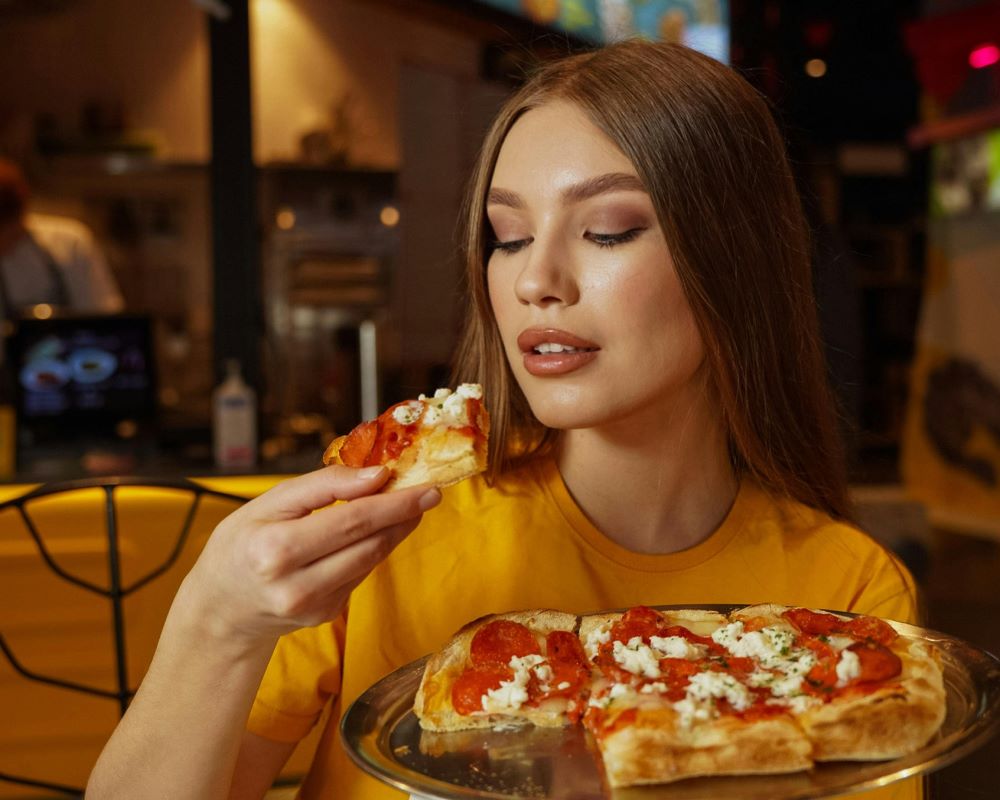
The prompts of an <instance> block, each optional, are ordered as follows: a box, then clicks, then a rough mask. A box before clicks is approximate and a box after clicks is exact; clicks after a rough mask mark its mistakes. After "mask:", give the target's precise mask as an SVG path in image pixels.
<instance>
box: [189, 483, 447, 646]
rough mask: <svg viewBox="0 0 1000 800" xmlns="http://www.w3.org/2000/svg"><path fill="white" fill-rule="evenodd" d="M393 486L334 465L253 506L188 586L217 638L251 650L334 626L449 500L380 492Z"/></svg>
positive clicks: (432, 494) (222, 533)
mask: <svg viewBox="0 0 1000 800" xmlns="http://www.w3.org/2000/svg"><path fill="white" fill-rule="evenodd" d="M387 478H388V471H387V470H386V469H385V468H383V467H370V468H367V469H362V470H357V469H351V468H350V467H342V466H332V467H326V468H324V469H320V470H317V471H316V472H311V473H308V474H306V475H302V476H300V477H297V478H292V479H290V480H287V481H284V482H283V483H280V484H278V485H277V486H275V487H274V488H273V489H271V490H270V491H268V492H266V493H265V494H262V495H261V496H260V497H257V498H256V499H254V500H251V501H250V502H248V503H247V504H246V505H244V506H242V507H241V508H239V509H238V510H236V511H235V512H233V513H232V514H230V515H229V516H228V517H226V519H224V520H223V521H222V522H221V523H220V524H219V526H218V527H217V528H216V530H215V532H214V533H213V534H212V536H211V538H210V539H209V541H208V543H207V544H206V546H205V549H204V551H203V552H202V555H201V557H200V558H199V559H198V562H197V563H196V564H195V566H194V568H193V569H192V570H191V572H190V574H189V575H188V577H187V578H186V579H185V581H184V586H183V587H182V588H181V593H182V594H183V595H184V600H185V602H187V603H193V604H194V607H195V608H196V609H197V610H198V612H199V613H203V614H205V615H206V616H205V617H203V619H205V620H206V621H209V620H210V621H211V623H212V629H211V633H213V634H214V635H216V636H219V637H221V638H224V639H227V640H229V641H230V642H233V640H234V638H235V639H238V640H242V641H243V642H244V643H246V644H255V643H262V642H265V641H270V642H273V640H274V639H275V638H277V636H279V635H280V634H282V633H286V632H288V631H291V630H294V629H296V628H300V627H304V626H308V625H317V624H319V623H320V622H324V621H326V620H330V619H333V618H334V617H336V616H337V615H338V614H339V613H340V612H341V610H342V609H343V607H344V604H345V603H346V601H347V597H348V595H349V594H350V592H351V590H352V589H353V588H354V587H355V586H357V585H358V584H359V583H360V582H361V581H362V580H363V579H364V577H365V576H366V575H367V574H368V573H369V572H370V571H371V570H372V568H373V567H374V566H375V565H376V564H378V563H379V562H380V561H382V560H383V559H384V558H385V557H386V556H387V555H389V553H390V552H391V551H392V549H393V548H394V547H395V546H396V545H397V544H399V543H400V542H401V541H402V540H403V539H404V538H405V537H406V535H407V534H409V533H410V532H411V531H412V530H413V529H414V528H415V527H416V525H417V523H418V522H419V521H420V516H421V514H422V513H423V512H424V511H426V510H427V509H429V508H432V507H433V506H435V505H437V503H438V502H439V501H440V499H441V493H440V492H439V491H438V490H437V489H435V488H432V487H426V486H424V487H413V488H410V489H404V490H400V491H397V492H390V493H387V494H373V493H374V492H376V491H377V490H378V488H379V487H380V486H381V485H382V484H383V483H384V482H385V481H386V479H387ZM336 500H350V501H351V502H349V503H340V504H337V505H331V504H332V503H334V501H336Z"/></svg>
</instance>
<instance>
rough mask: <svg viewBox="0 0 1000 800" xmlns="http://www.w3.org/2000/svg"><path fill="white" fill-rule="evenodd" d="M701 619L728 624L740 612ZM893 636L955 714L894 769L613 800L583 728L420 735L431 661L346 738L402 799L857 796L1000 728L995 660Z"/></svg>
mask: <svg viewBox="0 0 1000 800" xmlns="http://www.w3.org/2000/svg"><path fill="white" fill-rule="evenodd" d="M683 607H684V608H692V607H693V606H683ZM657 608H659V609H664V610H665V609H672V608H682V606H657ZM697 608H705V609H709V610H713V611H720V612H722V613H727V612H729V611H731V610H733V609H735V608H740V606H719V605H712V606H697ZM893 627H895V628H896V630H898V631H899V632H900V633H901V634H903V635H904V636H909V637H913V638H916V639H922V640H924V641H927V642H930V643H932V644H933V645H935V646H936V647H937V648H938V649H939V650H940V652H941V657H942V666H943V668H944V685H945V690H946V692H947V713H946V716H945V720H944V723H943V724H942V726H941V728H940V730H939V731H938V732H937V734H935V736H934V738H932V739H931V741H930V742H928V743H927V744H926V745H925V746H924V747H922V748H921V749H920V750H918V751H917V752H915V753H912V754H911V755H908V756H905V757H903V758H897V759H894V760H891V761H841V762H833V763H826V764H819V765H817V766H815V767H813V768H812V769H809V770H806V771H803V772H795V773H791V774H787V775H761V776H738V777H720V778H690V779H687V780H682V781H678V782H676V783H669V784H662V785H659V786H643V787H634V788H628V789H615V790H613V791H611V790H608V789H607V788H606V787H605V786H604V785H603V780H602V775H601V772H600V767H599V765H598V763H597V760H596V758H595V756H594V754H593V750H592V749H591V748H590V746H589V745H588V744H587V741H586V736H587V734H586V733H585V732H584V730H583V728H582V727H581V726H579V725H574V726H569V727H566V728H534V727H528V728H521V729H518V730H512V731H498V730H472V731H456V732H454V733H430V732H427V731H422V730H421V729H420V725H419V723H418V722H417V718H416V716H414V714H413V711H412V706H413V697H414V695H415V694H416V691H417V687H418V686H419V684H420V678H421V676H422V675H423V669H424V664H425V663H426V661H427V657H424V658H422V659H419V660H417V661H414V662H412V663H410V664H407V665H406V666H404V667H400V668H399V669H398V670H396V671H395V672H393V673H391V674H390V675H387V676H386V677H385V678H383V679H382V680H380V681H379V682H378V683H376V684H375V685H374V686H372V687H371V688H370V689H368V691H366V692H365V693H364V694H362V695H361V696H360V697H359V698H358V699H357V700H355V701H354V703H353V704H352V705H351V707H350V708H349V709H348V710H347V713H346V714H345V715H344V717H343V719H342V720H341V736H342V738H343V741H344V744H345V746H346V748H347V752H348V754H349V755H350V756H351V758H352V759H353V760H354V762H355V763H356V764H357V765H358V766H359V767H360V768H361V769H362V770H364V771H365V772H368V773H369V774H371V775H374V776H375V777H376V778H378V779H380V780H382V781H384V782H385V783H388V784H390V785H391V786H394V787H396V788H398V789H402V790H404V791H408V792H411V793H412V794H415V795H420V796H422V797H427V798H439V799H440V800H460V799H461V798H510V797H539V798H574V800H598V798H606V797H614V798H615V799H616V800H661V798H662V800H725V798H737V797H738V798H742V799H743V800H754V799H755V798H756V799H759V800H797V799H798V798H809V797H833V796H836V795H842V794H848V793H851V792H859V791H863V790H866V789H872V788H874V787H877V786H884V785H885V784H888V783H892V782H893V781H898V780H901V779H902V778H908V777H910V776H913V775H920V774H923V773H927V772H932V771H934V770H937V769H940V768H941V767H944V766H946V765H948V764H951V763H952V762H954V761H956V760H958V759H959V758H961V757H962V756H964V755H966V754H968V753H970V752H971V751H972V750H975V749H976V748H977V747H979V746H980V745H982V744H983V743H985V742H986V741H987V740H988V739H989V738H990V737H991V736H992V735H993V734H994V733H996V731H997V729H998V727H1000V661H998V660H997V659H996V657H995V656H993V655H991V654H990V653H987V652H985V651H983V650H979V649H977V648H975V647H973V646H971V645H969V644H967V643H966V642H963V641H961V640H960V639H956V638H955V637H953V636H948V635H947V634H944V633H938V632H937V631H932V630H927V629H926V628H918V627H916V626H914V625H906V624H903V623H896V622H894V623H893Z"/></svg>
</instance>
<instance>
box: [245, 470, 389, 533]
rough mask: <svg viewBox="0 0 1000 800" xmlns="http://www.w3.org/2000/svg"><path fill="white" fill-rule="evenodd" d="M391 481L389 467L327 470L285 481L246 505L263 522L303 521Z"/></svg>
mask: <svg viewBox="0 0 1000 800" xmlns="http://www.w3.org/2000/svg"><path fill="white" fill-rule="evenodd" d="M388 478H389V471H388V470H387V469H386V468H385V467H366V468H365V469H353V468H351V467H343V466H339V465H335V466H330V467H323V468H322V469H318V470H315V471H314V472H307V473H306V474H305V475H299V476H297V477H295V478H290V479H289V480H286V481H282V482H281V483H279V484H278V485H277V486H275V487H274V488H273V489H271V490H270V491H268V492H265V493H264V494H262V495H261V496H260V497H257V498H255V499H254V500H252V501H250V502H249V503H247V504H246V506H244V509H246V512H247V513H250V514H252V515H253V516H255V517H256V518H258V519H261V520H274V521H277V520H286V519H299V518H300V517H304V516H306V515H307V514H310V513H312V512H313V511H315V510H316V509H317V508H324V507H325V506H328V505H330V504H331V503H333V502H335V501H337V500H353V499H355V498H357V497H363V496H364V495H368V494H372V493H373V492H376V491H378V489H379V488H380V487H381V486H382V484H384V483H385V482H386V480H387V479H388Z"/></svg>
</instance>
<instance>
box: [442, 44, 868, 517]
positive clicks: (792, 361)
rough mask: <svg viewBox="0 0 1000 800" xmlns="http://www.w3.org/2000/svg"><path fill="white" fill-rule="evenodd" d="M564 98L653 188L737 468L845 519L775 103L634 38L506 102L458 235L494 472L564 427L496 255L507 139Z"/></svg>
mask: <svg viewBox="0 0 1000 800" xmlns="http://www.w3.org/2000/svg"><path fill="white" fill-rule="evenodd" d="M553 100H563V101H569V102H572V103H574V104H576V105H577V106H578V107H579V108H580V109H581V110H582V111H583V112H584V113H585V114H587V116H588V117H589V118H590V120H591V121H592V122H593V123H594V124H595V125H596V126H597V127H598V128H599V129H600V130H602V131H603V132H604V133H605V135H607V136H608V137H609V138H610V139H611V140H612V141H613V142H614V143H615V144H616V145H617V146H618V147H619V149H621V151H622V152H623V153H624V154H625V155H626V156H627V157H628V158H629V159H630V160H631V162H632V164H633V165H634V167H635V169H636V171H637V172H638V174H639V177H640V179H641V180H642V182H643V184H644V186H645V188H646V189H647V191H648V192H649V195H650V197H651V199H652V202H653V206H654V208H655V209H656V212H657V215H658V217H659V223H660V225H661V227H662V228H663V232H664V235H665V236H666V239H667V242H668V244H669V246H670V251H671V254H672V256H673V259H674V264H675V266H676V269H677V274H678V276H679V277H680V282H681V285H682V287H683V289H684V293H685V295H686V297H687V301H688V303H689V305H690V306H691V310H692V312H693V313H694V317H695V319H696V321H697V324H698V328H699V331H700V334H701V336H702V339H703V340H704V343H705V351H706V361H707V365H708V368H709V375H710V381H711V383H712V388H713V390H714V391H715V393H716V396H717V397H718V398H719V403H720V408H721V413H722V415H723V421H724V424H725V426H726V429H727V432H728V438H729V450H730V456H731V458H732V462H733V466H734V468H735V469H736V471H737V474H749V475H751V476H752V477H753V478H754V479H755V480H757V481H758V482H759V483H760V484H762V485H763V486H765V487H766V488H768V489H769V490H771V491H772V492H775V493H777V494H781V495H785V496H788V497H792V498H794V499H796V500H798V501H800V502H802V503H805V504H807V505H809V506H812V507H814V508H818V509H822V510H823V511H826V512H828V513H830V514H831V515H833V516H835V517H838V518H848V517H849V510H848V509H849V504H848V500H847V491H846V479H845V465H844V455H843V449H842V445H841V442H840V440H839V437H838V434H837V427H836V420H835V413H834V407H833V402H832V399H831V395H830V391H829V387H828V385H827V380H826V370H825V366H824V360H823V355H822V350H821V346H820V340H819V333H818V323H817V318H816V308H815V301H814V298H813V294H812V285H811V277H810V249H809V235H808V229H807V227H806V223H805V220H804V217H803V213H802V208H801V204H800V201H799V196H798V193H797V191H796V188H795V183H794V180H793V176H792V172H791V169H790V167H789V164H788V160H787V157H786V155H785V147H784V142H783V140H782V138H781V135H780V134H779V132H778V129H777V127H776V125H775V123H774V120H773V118H772V115H771V112H770V109H769V108H768V106H767V103H766V102H765V101H764V100H763V99H762V98H761V97H760V96H759V95H758V94H757V92H756V91H755V90H754V89H753V88H752V87H751V86H750V85H749V84H748V83H747V82H746V81H744V80H743V79H742V78H741V77H739V76H738V75H737V74H736V73H735V72H734V71H732V70H731V69H729V68H727V67H725V66H723V65H722V64H720V63H718V62H716V61H714V60H713V59H711V58H708V57H707V56H703V55H701V54H699V53H697V52H695V51H693V50H689V49H687V48H685V47H681V46H678V45H670V44H662V43H661V44H657V43H652V42H645V41H639V40H631V41H626V42H621V43H618V44H614V45H610V46H608V47H605V48H602V49H600V50H597V51H595V52H593V53H586V54H582V55H576V56H572V57H569V58H565V59H562V60H560V61H557V62H554V63H551V64H547V65H545V66H543V67H542V68H541V69H540V70H539V71H538V72H537V73H536V74H535V75H534V76H533V77H532V78H531V79H530V80H529V81H528V82H527V83H526V84H525V85H524V86H523V87H522V88H521V89H520V90H519V91H518V92H516V93H515V94H514V95H513V96H512V97H511V98H510V99H509V100H508V101H507V103H506V104H505V105H504V106H503V108H502V110H501V111H500V113H499V115H498V117H497V118H496V120H495V121H494V123H493V125H492V127H491V128H490V130H489V132H488V134H487V136H486V140H485V142H484V144H483V149H482V152H481V155H480V158H479V162H478V164H477V167H476V170H475V172H474V174H473V176H472V181H471V185H470V188H469V192H468V195H467V198H466V205H465V208H464V212H463V235H462V240H461V243H462V248H463V255H464V258H465V264H466V270H467V271H466V280H467V284H468V286H467V289H468V292H469V294H470V295H471V299H472V304H471V308H470V311H469V314H468V318H467V320H466V324H465V329H464V332H463V336H462V339H461V343H460V346H459V350H458V352H457V357H456V365H455V372H456V375H455V377H456V380H464V381H476V382H479V383H482V384H483V385H484V391H485V392H486V403H487V408H489V409H490V413H491V416H492V429H493V434H492V437H491V439H492V441H491V444H490V450H491V452H490V464H491V472H490V477H491V479H492V478H495V477H496V476H497V475H499V474H500V473H502V472H503V471H505V470H506V469H508V468H509V467H510V466H511V465H512V464H513V463H514V462H515V461H516V460H518V456H519V455H520V456H524V455H526V454H527V455H531V454H534V453H537V452H539V451H540V450H542V449H545V448H546V447H548V446H549V445H551V443H552V442H553V440H554V438H555V436H556V435H557V434H558V432H557V431H554V430H552V429H548V428H545V427H544V426H543V425H542V424H541V423H540V422H538V420H537V419H536V418H535V417H534V415H533V414H532V413H531V409H530V408H529V407H528V403H527V401H526V399H525V397H524V395H523V393H522V392H521V391H520V388H519V387H518V385H517V382H516V380H515V379H514V376H513V373H512V372H511V370H510V366H509V364H508V363H507V359H506V356H505V355H504V350H503V345H502V342H501V339H500V336H499V332H498V330H497V325H496V321H495V319H494V316H493V312H492V309H491V306H490V301H489V296H488V293H487V288H486V269H485V265H486V261H487V258H488V253H487V248H488V244H489V243H488V222H487V221H486V219H485V206H486V195H487V192H488V190H489V186H490V182H491V180H492V176H493V170H494V166H495V164H496V160H497V155H498V153H499V151H500V147H501V145H502V144H503V141H504V138H505V137H506V135H507V133H508V131H509V130H510V128H511V126H512V125H513V124H514V123H515V122H516V121H517V119H518V118H519V117H520V116H521V114H523V113H524V112H525V111H528V110H530V109H532V108H535V107H538V106H540V105H542V104H544V103H546V102H550V101H553ZM515 443H516V446H515Z"/></svg>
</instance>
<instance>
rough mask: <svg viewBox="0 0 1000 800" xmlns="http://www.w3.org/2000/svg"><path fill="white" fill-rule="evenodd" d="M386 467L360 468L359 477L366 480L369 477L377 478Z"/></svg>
mask: <svg viewBox="0 0 1000 800" xmlns="http://www.w3.org/2000/svg"><path fill="white" fill-rule="evenodd" d="M384 469H385V467H365V468H364V469H359V470H358V473H357V475H358V478H360V479H361V480H363V481H366V480H368V479H369V478H377V477H378V476H379V475H381V474H382V470H384Z"/></svg>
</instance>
